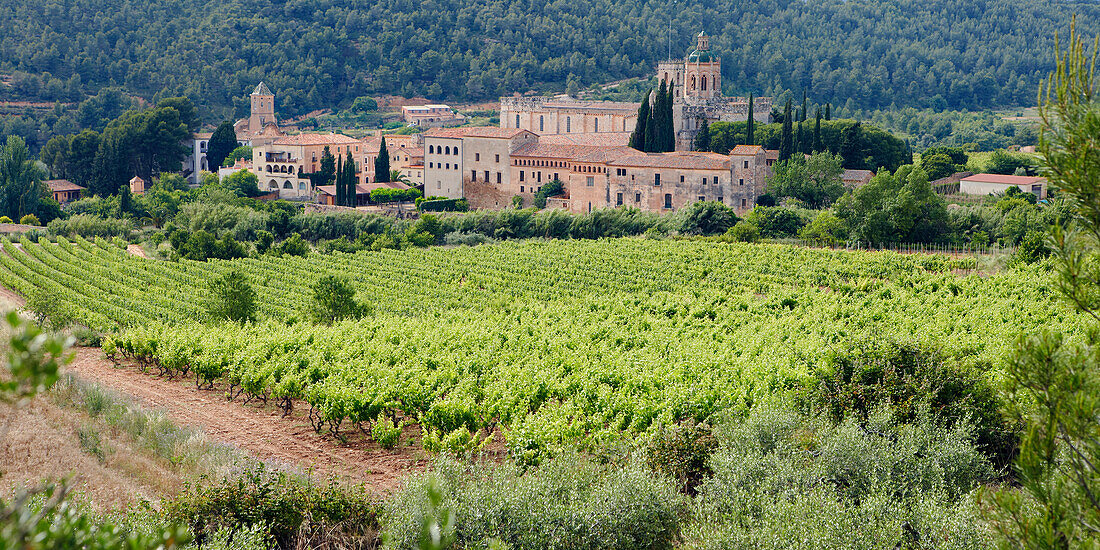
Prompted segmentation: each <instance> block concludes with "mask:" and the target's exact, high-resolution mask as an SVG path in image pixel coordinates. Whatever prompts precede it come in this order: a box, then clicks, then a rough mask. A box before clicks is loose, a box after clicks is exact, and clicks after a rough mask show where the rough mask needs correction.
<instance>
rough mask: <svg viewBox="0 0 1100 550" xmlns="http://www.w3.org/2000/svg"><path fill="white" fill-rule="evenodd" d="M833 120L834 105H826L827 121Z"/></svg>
mask: <svg viewBox="0 0 1100 550" xmlns="http://www.w3.org/2000/svg"><path fill="white" fill-rule="evenodd" d="M832 119H833V104H832V103H826V104H825V120H832Z"/></svg>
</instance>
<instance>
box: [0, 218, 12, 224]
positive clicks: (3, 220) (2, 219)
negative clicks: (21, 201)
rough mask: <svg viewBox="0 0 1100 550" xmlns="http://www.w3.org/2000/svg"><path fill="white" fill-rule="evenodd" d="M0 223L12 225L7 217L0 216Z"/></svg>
mask: <svg viewBox="0 0 1100 550" xmlns="http://www.w3.org/2000/svg"><path fill="white" fill-rule="evenodd" d="M0 223H12V221H11V218H9V217H7V216H0Z"/></svg>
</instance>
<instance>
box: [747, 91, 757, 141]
mask: <svg viewBox="0 0 1100 550" xmlns="http://www.w3.org/2000/svg"><path fill="white" fill-rule="evenodd" d="M755 129H756V121H755V120H753V118H752V94H749V120H748V124H747V125H746V126H745V143H746V144H747V145H755V143H754V141H755V138H756V136H754V135H753V134H754V130H755Z"/></svg>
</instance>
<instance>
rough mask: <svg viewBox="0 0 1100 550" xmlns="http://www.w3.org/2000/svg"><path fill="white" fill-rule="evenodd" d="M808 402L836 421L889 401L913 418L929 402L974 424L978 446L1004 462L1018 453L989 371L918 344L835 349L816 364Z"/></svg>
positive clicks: (946, 417) (941, 414) (948, 418)
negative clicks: (985, 372) (986, 374)
mask: <svg viewBox="0 0 1100 550" xmlns="http://www.w3.org/2000/svg"><path fill="white" fill-rule="evenodd" d="M803 403H804V404H805V405H807V406H808V407H809V408H810V409H811V410H818V411H823V412H825V413H827V414H828V415H829V417H830V418H832V419H834V420H836V421H840V420H842V419H845V418H849V417H853V418H856V419H866V418H868V416H869V415H870V414H871V412H872V411H874V410H876V409H877V408H878V407H881V406H886V407H888V408H889V409H890V410H891V411H892V412H893V414H894V415H895V417H896V418H897V419H898V420H899V421H903V422H908V421H912V420H914V419H915V418H916V417H917V415H918V412H919V411H920V410H922V408H928V409H929V410H931V411H932V412H933V413H934V414H935V416H936V417H937V418H938V419H941V420H943V421H944V422H945V423H946V425H947V426H954V425H956V424H959V423H964V422H965V423H971V424H973V425H974V426H975V427H976V429H977V433H978V438H977V444H978V448H979V449H981V451H982V452H984V453H986V455H987V456H989V457H990V458H991V459H992V460H993V462H994V463H995V464H997V465H998V466H1004V465H1006V464H1008V462H1009V461H1010V460H1011V459H1012V457H1013V455H1014V453H1015V448H1016V441H1017V437H1018V436H1017V432H1016V429H1015V428H1014V427H1013V426H1011V425H1009V424H1008V422H1007V421H1006V420H1005V419H1004V417H1003V416H1002V415H1001V413H1000V406H1001V401H1000V398H999V397H998V394H997V392H996V391H995V390H994V388H993V387H992V385H991V384H990V383H989V381H988V380H987V379H986V378H985V376H984V375H983V374H982V373H981V372H979V371H978V370H977V369H976V368H974V367H970V366H965V365H962V364H960V363H958V362H957V361H955V360H953V359H951V358H949V357H945V356H943V355H942V354H941V353H940V352H938V351H935V350H929V349H924V348H921V347H918V346H916V345H909V344H897V343H892V342H888V343H878V342H870V343H868V344H863V345H858V346H854V347H853V348H852V349H845V350H840V351H833V352H832V353H830V354H829V355H828V356H826V358H825V359H824V360H823V361H822V363H821V364H820V365H818V366H817V367H816V368H815V369H814V373H813V380H812V381H811V382H810V384H809V386H808V387H807V389H806V393H805V394H804V396H803Z"/></svg>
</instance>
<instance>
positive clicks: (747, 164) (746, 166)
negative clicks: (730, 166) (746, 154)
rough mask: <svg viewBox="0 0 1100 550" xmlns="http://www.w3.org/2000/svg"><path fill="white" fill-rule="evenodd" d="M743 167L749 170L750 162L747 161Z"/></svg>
mask: <svg viewBox="0 0 1100 550" xmlns="http://www.w3.org/2000/svg"><path fill="white" fill-rule="evenodd" d="M742 166H744V167H745V168H748V167H749V161H747V160H746V161H744V163H743V164H742Z"/></svg>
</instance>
